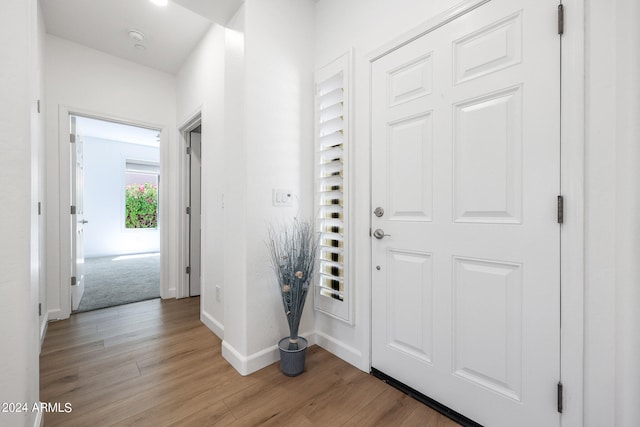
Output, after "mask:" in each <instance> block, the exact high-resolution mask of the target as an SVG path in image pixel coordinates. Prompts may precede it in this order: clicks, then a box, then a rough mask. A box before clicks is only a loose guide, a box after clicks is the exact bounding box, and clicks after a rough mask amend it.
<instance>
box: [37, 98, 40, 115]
mask: <svg viewBox="0 0 640 427" xmlns="http://www.w3.org/2000/svg"><path fill="white" fill-rule="evenodd" d="M36 109H37V110H38V114H40V100H39V99H38V102H36Z"/></svg>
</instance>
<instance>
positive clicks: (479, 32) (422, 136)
mask: <svg viewBox="0 0 640 427" xmlns="http://www.w3.org/2000/svg"><path fill="white" fill-rule="evenodd" d="M556 7H557V3H556V2H535V1H522V0H520V1H507V0H492V1H490V2H488V3H487V4H485V5H483V6H481V7H479V8H477V9H475V10H472V11H470V12H468V13H466V14H465V15H463V16H461V17H458V18H457V19H455V20H454V21H452V22H449V23H447V24H445V25H443V26H441V27H437V28H436V29H434V31H432V32H429V33H427V34H425V35H424V36H422V37H420V38H418V39H416V40H414V41H412V42H410V43H408V44H406V45H404V46H402V47H399V48H398V49H396V50H393V51H392V52H391V53H389V54H387V55H385V56H382V57H381V58H379V59H377V60H375V61H374V62H373V63H372V70H371V72H372V86H371V87H372V89H371V90H372V93H371V102H372V121H371V123H372V125H371V126H372V129H371V131H372V209H375V208H376V207H381V208H383V210H384V214H383V215H382V216H380V217H378V216H376V215H373V214H372V220H371V223H372V229H373V230H376V229H380V230H382V232H383V233H384V234H388V236H384V237H383V238H382V239H376V238H373V237H372V239H373V242H372V266H373V272H372V275H373V279H372V366H373V367H374V368H376V369H379V370H380V371H382V372H384V373H386V374H388V375H390V376H392V377H394V378H396V379H398V380H399V381H401V382H403V383H405V384H407V385H409V386H411V387H412V388H414V389H416V390H418V391H420V392H422V393H424V394H426V395H428V396H429V397H431V398H433V399H435V400H437V401H439V402H440V403H442V404H444V405H446V406H448V407H450V408H452V409H453V410H455V411H457V412H460V413H462V414H463V415H465V416H467V417H469V418H471V419H473V420H475V421H477V422H480V423H482V424H484V425H491V426H513V425H518V426H527V425H531V426H540V425H545V426H551V425H559V423H560V416H559V414H558V412H557V410H556V394H555V391H556V384H557V382H558V380H559V375H560V372H559V367H560V347H559V343H560V334H559V325H560V300H559V296H560V256H559V250H560V245H559V241H560V240H559V239H560V228H559V225H558V224H557V222H556V216H555V215H556V204H555V203H556V196H557V195H558V194H559V183H560V144H559V135H560V110H559V108H560V101H559V96H560V85H559V79H560V66H559V61H560V55H559V36H558V35H557V32H556V28H555V25H556V20H555V18H556V15H555V10H556ZM378 267H379V269H378Z"/></svg>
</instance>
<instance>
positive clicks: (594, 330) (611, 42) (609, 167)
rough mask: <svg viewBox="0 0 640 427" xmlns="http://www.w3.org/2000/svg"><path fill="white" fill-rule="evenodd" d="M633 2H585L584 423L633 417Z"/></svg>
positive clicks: (639, 314)
mask: <svg viewBox="0 0 640 427" xmlns="http://www.w3.org/2000/svg"><path fill="white" fill-rule="evenodd" d="M639 6H640V5H639V4H638V2H637V1H635V0H617V1H615V2H607V3H606V4H604V3H603V2H599V1H594V0H587V1H585V8H586V12H587V13H586V20H585V25H586V33H585V38H586V49H585V55H586V58H585V62H586V64H585V77H586V82H585V83H586V84H585V89H586V94H585V96H586V105H585V123H586V129H585V133H586V140H585V186H586V199H585V204H586V209H585V378H584V381H585V390H584V399H585V401H584V408H585V415H584V419H585V426H587V427H591V426H593V427H595V426H602V425H611V426H624V427H626V426H637V425H640V407H639V406H638V398H639V397H640V370H639V367H638V360H640V334H638V325H639V324H640V310H639V308H640V291H639V289H640V288H639V287H638V283H640V271H639V267H638V265H639V264H638V261H637V260H638V258H639V257H640V247H639V246H640V225H639V222H638V218H639V217H640V192H639V191H638V183H640V174H639V170H640V169H639V168H638V164H640V151H639V148H640V146H639V144H638V140H639V139H640V129H639V123H640V122H639V121H638V117H639V116H640V105H639V104H640V84H639V83H638V78H637V76H638V72H639V71H640V56H639V55H640V33H639V31H638V26H637V20H638V18H639V17H640V8H639Z"/></svg>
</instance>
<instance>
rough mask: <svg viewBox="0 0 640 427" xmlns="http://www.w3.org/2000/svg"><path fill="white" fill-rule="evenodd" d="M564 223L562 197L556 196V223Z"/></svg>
mask: <svg viewBox="0 0 640 427" xmlns="http://www.w3.org/2000/svg"><path fill="white" fill-rule="evenodd" d="M562 223H564V197H562V196H558V224H562Z"/></svg>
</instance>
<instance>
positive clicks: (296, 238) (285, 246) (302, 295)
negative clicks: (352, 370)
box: [267, 219, 318, 376]
mask: <svg viewBox="0 0 640 427" xmlns="http://www.w3.org/2000/svg"><path fill="white" fill-rule="evenodd" d="M267 246H268V247H269V252H270V255H271V265H272V267H273V270H274V272H275V273H276V277H277V281H278V287H279V292H280V296H281V298H282V306H283V308H284V314H285V316H286V318H287V323H288V325H289V336H288V337H285V338H282V339H281V340H280V341H279V343H278V348H279V350H280V370H281V371H282V372H283V373H284V374H285V375H289V376H295V375H298V374H300V373H302V371H303V370H304V362H305V355H306V350H307V344H308V343H307V340H306V339H305V338H302V337H299V336H298V327H299V326H300V319H301V318H302V310H303V309H304V303H305V301H306V299H307V293H308V292H309V287H310V286H311V282H312V280H313V270H314V268H315V264H316V252H317V250H318V236H317V235H316V233H315V232H314V227H313V224H312V223H311V222H310V221H300V220H298V219H294V220H293V221H291V222H290V223H289V224H287V225H285V226H284V227H282V228H281V229H278V230H276V229H275V228H274V227H273V226H271V227H269V236H268V240H267Z"/></svg>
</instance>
